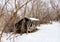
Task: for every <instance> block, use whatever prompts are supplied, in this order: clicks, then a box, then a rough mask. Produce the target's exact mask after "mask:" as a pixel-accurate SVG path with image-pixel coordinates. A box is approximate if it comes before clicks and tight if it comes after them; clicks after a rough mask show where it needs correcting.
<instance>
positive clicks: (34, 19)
mask: <svg viewBox="0 0 60 42" xmlns="http://www.w3.org/2000/svg"><path fill="white" fill-rule="evenodd" d="M30 20H32V21H39V19H36V18H30Z"/></svg>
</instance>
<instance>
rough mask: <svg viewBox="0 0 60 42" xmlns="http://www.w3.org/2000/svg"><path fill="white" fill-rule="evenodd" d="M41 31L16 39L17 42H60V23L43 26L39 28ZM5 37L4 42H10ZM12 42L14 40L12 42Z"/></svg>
mask: <svg viewBox="0 0 60 42" xmlns="http://www.w3.org/2000/svg"><path fill="white" fill-rule="evenodd" d="M37 28H39V29H40V30H39V31H37V32H35V33H30V34H23V35H22V36H18V37H16V38H15V42H60V23H59V22H53V24H42V25H41V26H40V27H37ZM6 38H7V36H6V35H4V36H3V38H2V42H10V40H6ZM11 41H12V40H11Z"/></svg>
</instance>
